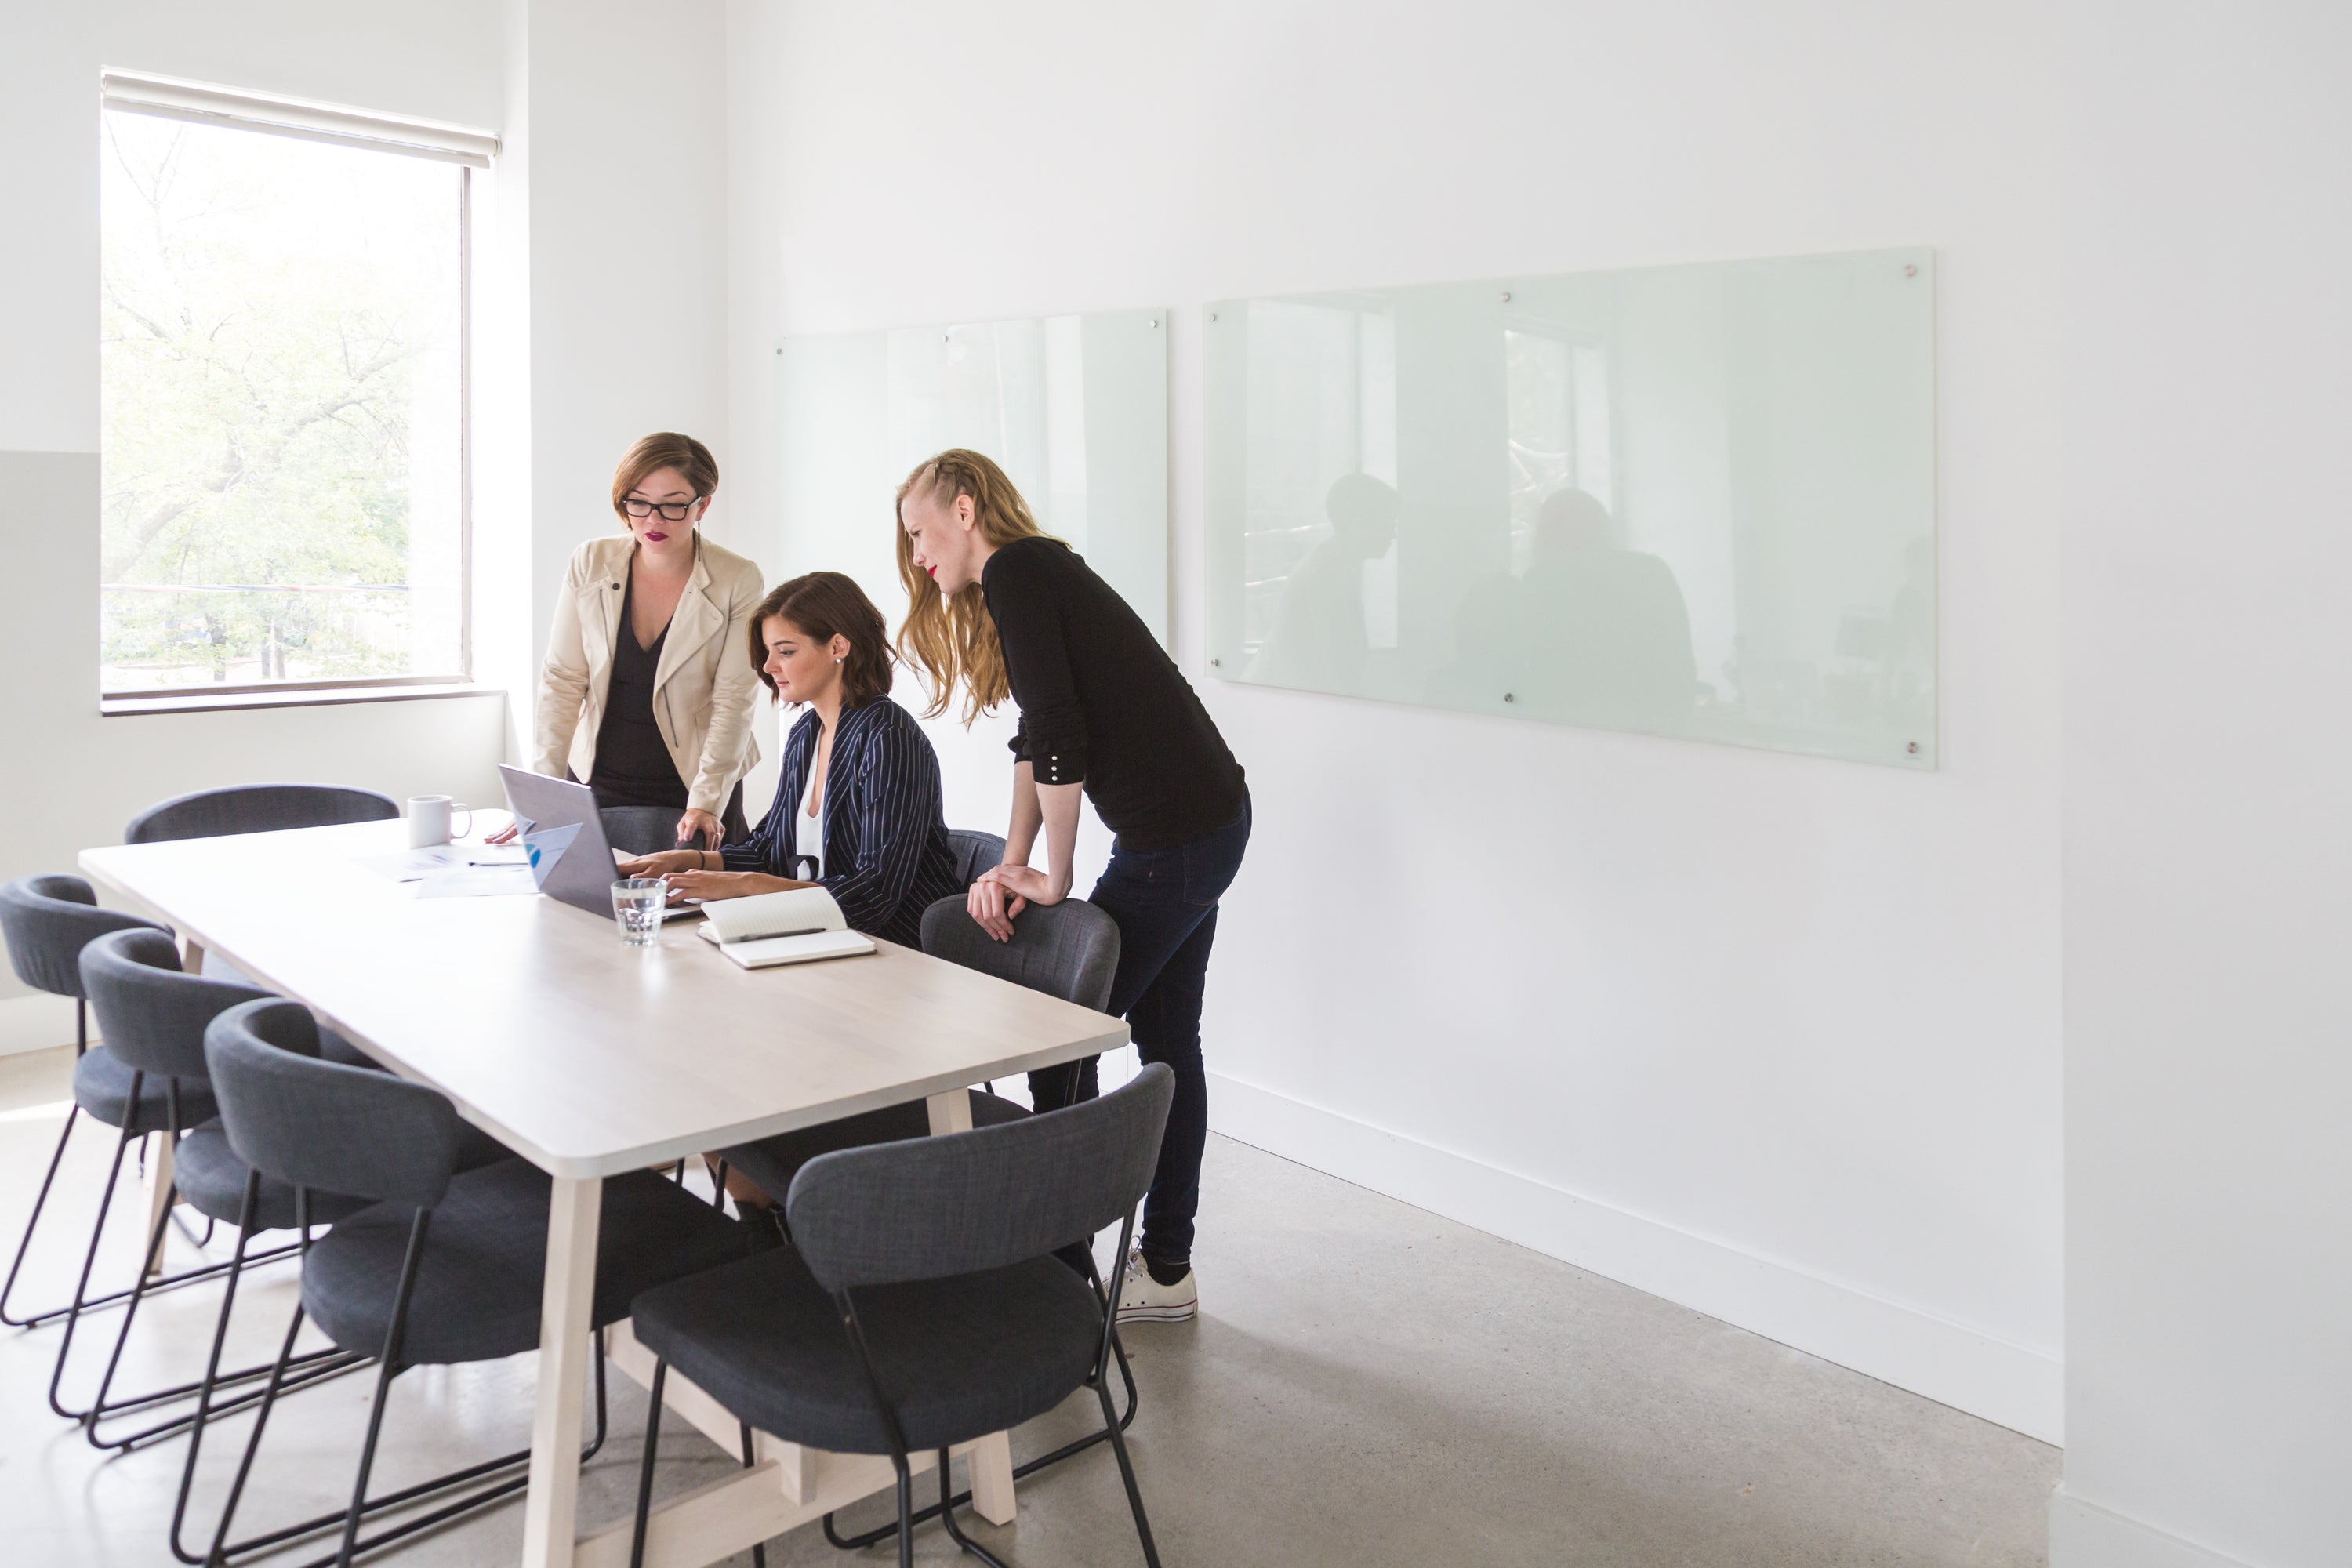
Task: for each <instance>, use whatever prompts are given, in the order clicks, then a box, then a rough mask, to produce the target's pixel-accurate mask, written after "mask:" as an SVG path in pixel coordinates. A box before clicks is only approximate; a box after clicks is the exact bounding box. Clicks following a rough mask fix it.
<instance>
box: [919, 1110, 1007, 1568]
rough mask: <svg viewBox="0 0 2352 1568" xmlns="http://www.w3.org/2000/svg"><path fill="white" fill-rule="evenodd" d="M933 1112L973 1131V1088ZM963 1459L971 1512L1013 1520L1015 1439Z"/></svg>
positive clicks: (935, 1129) (984, 1446) (994, 1436)
mask: <svg viewBox="0 0 2352 1568" xmlns="http://www.w3.org/2000/svg"><path fill="white" fill-rule="evenodd" d="M925 1103H926V1104H927V1106H928V1107H929V1110H930V1113H931V1132H932V1135H933V1136H935V1137H936V1136H937V1135H939V1134H940V1133H942V1132H969V1131H971V1090H970V1089H950V1090H948V1091H947V1092H946V1093H945V1094H935V1095H932V1096H931V1097H930V1099H929V1100H928V1101H926V1102H925ZM964 1462H965V1463H966V1464H968V1465H970V1466H971V1507H972V1511H973V1512H974V1513H977V1514H979V1515H980V1517H981V1518H982V1519H984V1520H986V1521H988V1522H989V1523H991V1524H1011V1523H1012V1522H1013V1438H1012V1436H1011V1435H1010V1434H1008V1433H1004V1432H992V1433H990V1434H989V1435H988V1436H985V1437H982V1439H981V1440H980V1441H979V1442H977V1443H974V1444H973V1445H972V1446H971V1453H970V1454H968V1455H966V1456H965V1460H964Z"/></svg>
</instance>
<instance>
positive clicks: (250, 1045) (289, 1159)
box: [205, 1000, 457, 1208]
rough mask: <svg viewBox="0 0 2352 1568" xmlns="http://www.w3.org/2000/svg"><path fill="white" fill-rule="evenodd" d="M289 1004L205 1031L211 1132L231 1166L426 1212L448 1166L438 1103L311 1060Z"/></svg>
mask: <svg viewBox="0 0 2352 1568" xmlns="http://www.w3.org/2000/svg"><path fill="white" fill-rule="evenodd" d="M318 1049H319V1029H318V1025H317V1023H316V1021H315V1020H313V1019H312V1018H311V1016H310V1009H309V1008H307V1007H305V1006H303V1005H301V1004H300V1003H299V1002H287V1001H282V1000H267V1001H260V1002H246V1003H242V1004H240V1005H237V1006H235V1007H232V1008H230V1009H229V1010H228V1011H227V1012H226V1013H223V1014H222V1015H221V1016H219V1017H217V1018H215V1019H214V1020H213V1021H212V1026H211V1027H210V1028H208V1029H206V1030H205V1065H206V1068H207V1069H208V1070H209V1072H210V1075H211V1078H212V1086H213V1099H214V1100H215V1101H216V1102H217V1103H218V1104H219V1106H220V1114H221V1126H222V1128H223V1129H224V1130H225V1131H226V1132H227V1133H228V1146H229V1147H230V1148H231V1149H234V1150H236V1156H237V1158H238V1159H240V1160H243V1161H244V1162H245V1163H247V1164H248V1165H250V1166H252V1167H253V1168H254V1169H255V1170H257V1171H258V1172H260V1173H262V1174H263V1175H265V1176H268V1177H271V1178H274V1179H275V1180H278V1181H281V1182H290V1183H292V1184H294V1185H296V1186H298V1187H310V1188H312V1189H313V1190H315V1191H319V1192H329V1193H341V1194H344V1195H346V1196H349V1197H355V1198H372V1199H374V1200H376V1201H377V1202H382V1203H404V1204H415V1205H416V1206H417V1207H419V1208H431V1207H432V1206H433V1205H435V1204H437V1203H439V1202H440V1201H441V1194H443V1193H444V1192H445V1191H446V1190H447V1188H448V1185H449V1173H450V1172H451V1171H452V1170H453V1169H454V1168H455V1167H456V1165H457V1110H456V1108H455V1107H453V1106H452V1105H451V1104H450V1103H449V1100H448V1097H447V1096H446V1095H444V1094H442V1093H441V1092H440V1091H439V1090H438V1089H427V1088H425V1086H424V1085H423V1084H421V1083H409V1082H407V1081H406V1080H404V1079H397V1078H394V1077H393V1076H392V1075H391V1074H390V1073H382V1072H370V1071H368V1070H367V1069H366V1068H353V1067H344V1066H342V1065H341V1064H340V1063H337V1062H330V1061H321V1060H320V1059H319V1058H318Z"/></svg>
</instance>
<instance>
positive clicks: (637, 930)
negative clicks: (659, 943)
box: [613, 877, 669, 947]
mask: <svg viewBox="0 0 2352 1568" xmlns="http://www.w3.org/2000/svg"><path fill="white" fill-rule="evenodd" d="M668 897H669V884H668V883H667V882H665V881H663V880H662V879H660V878H659V877H627V878H624V879H622V880H620V881H617V882H615V883H614V884H613V919H614V921H617V922H618V923H619V925H620V927H621V941H622V942H624V943H625V944H627V945H628V946H630V947H651V946H652V945H653V944H654V939H655V938H656V937H658V936H659V935H661V928H662V904H663V902H664V901H665V900H667V898H668Z"/></svg>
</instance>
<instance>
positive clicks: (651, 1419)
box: [629, 1361, 669, 1568]
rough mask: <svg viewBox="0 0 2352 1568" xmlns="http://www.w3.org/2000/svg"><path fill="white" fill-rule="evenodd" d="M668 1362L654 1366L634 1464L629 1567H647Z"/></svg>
mask: <svg viewBox="0 0 2352 1568" xmlns="http://www.w3.org/2000/svg"><path fill="white" fill-rule="evenodd" d="M668 1380H669V1363H667V1362H666V1361H657V1362H656V1363H654V1394H653V1402H652V1403H651V1404H649V1405H646V1455H645V1458H643V1459H642V1460H640V1461H639V1462H638V1465H637V1527H636V1530H635V1532H634V1533H632V1534H631V1536H630V1537H629V1568H646V1521H647V1520H648V1519H650V1518H651V1517H652V1516H653V1503H654V1447H655V1445H656V1443H657V1442H659V1441H660V1438H661V1418H662V1384H664V1383H666V1382H667V1381H668Z"/></svg>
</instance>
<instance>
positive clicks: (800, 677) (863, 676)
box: [621, 572, 963, 1223]
mask: <svg viewBox="0 0 2352 1568" xmlns="http://www.w3.org/2000/svg"><path fill="white" fill-rule="evenodd" d="M751 636H752V639H753V643H752V649H751V657H752V660H753V662H754V663H756V664H758V665H759V666H760V679H761V681H762V682H764V683H765V684H766V686H767V688H768V689H769V691H770V692H772V694H773V695H774V697H775V700H777V701H778V702H792V703H798V704H801V705H803V706H804V707H806V709H807V710H808V711H806V712H805V713H803V714H802V715H801V718H800V722H798V723H796V724H794V725H793V731H792V733H791V734H790V735H789V736H787V737H786V738H785V741H784V759H783V777H782V780H781V781H779V783H778V784H777V788H776V800H775V804H774V805H771V806H770V807H769V808H768V815H767V816H766V817H765V818H763V819H762V820H761V823H760V826H758V827H757V828H755V829H753V830H752V834H751V838H750V839H749V840H747V841H746V842H744V843H741V844H730V845H729V846H727V847H725V848H724V849H667V850H664V851H662V852H661V853H660V854H657V855H646V856H641V857H639V858H636V859H635V860H626V861H624V862H622V864H621V873H622V875H624V876H629V877H666V878H667V879H668V880H669V884H670V887H671V889H673V891H675V892H676V893H677V894H678V895H680V896H682V897H687V898H696V899H738V898H744V897H747V896H749V895H751V894H753V893H774V892H781V891H782V890H784V889H788V888H806V887H811V886H816V887H822V888H824V889H826V890H827V891H828V892H830V893H832V895H833V897H834V901H835V903H837V904H839V905H840V906H841V913H842V918H843V919H844V920H845V921H848V922H849V924H850V925H851V926H852V927H853V928H855V929H856V930H858V931H864V932H865V933H866V935H868V936H878V937H882V938H884V939H886V940H887V941H890V942H903V943H905V944H906V945H908V946H909V947H913V946H917V945H919V943H920V942H921V939H922V921H923V911H924V910H926V909H929V907H930V905H931V903H932V902H933V900H938V899H943V898H961V897H962V896H963V879H961V877H959V876H958V875H957V874H956V865H955V855H954V853H953V851H952V850H950V848H949V847H948V829H947V822H946V819H945V818H944V817H943V816H941V814H940V759H939V755H938V753H937V752H933V751H932V750H931V742H930V738H929V736H927V735H925V734H924V733H923V731H922V727H921V726H920V725H919V724H917V723H916V722H915V718H914V715H913V714H911V713H909V712H908V711H907V710H905V709H904V708H901V707H899V706H898V704H897V703H896V702H893V701H891V700H890V696H889V693H890V677H891V671H890V664H891V658H890V645H889V641H888V635H887V632H886V631H885V630H884V627H883V625H882V612H881V611H879V610H877V609H876V608H875V607H874V605H873V602H872V601H871V600H869V599H867V598H866V595H865V592H864V591H863V590H862V589H860V588H859V587H858V586H857V584H856V583H854V582H852V581H851V580H850V579H849V578H847V577H845V576H843V575H842V574H840V573H838V572H812V573H810V574H807V575H806V576H804V577H795V578H793V580H792V581H791V582H789V583H786V584H782V586H780V587H778V588H776V589H774V590H772V592H771V593H770V594H769V595H768V596H767V597H766V598H765V599H763V600H761V603H760V607H759V609H758V610H757V612H755V613H754V614H753V616H751ZM914 1109H915V1111H916V1112H917V1113H920V1112H921V1110H922V1104H921V1102H920V1101H917V1102H916V1104H915V1107H914ZM887 1114H888V1113H887V1112H874V1113H870V1115H871V1116H887ZM869 1119H870V1118H869ZM850 1121H852V1122H856V1123H858V1127H856V1128H852V1127H847V1126H842V1127H839V1128H837V1129H836V1130H835V1137H837V1139H838V1142H837V1143H828V1146H837V1147H841V1148H849V1147H852V1146H853V1145H855V1144H858V1143H866V1142H873V1141H874V1140H873V1137H872V1136H870V1135H864V1134H862V1131H861V1130H862V1129H863V1126H864V1120H863V1119H860V1118H856V1117H852V1118H850ZM828 1125H829V1127H830V1126H831V1125H832V1124H828ZM787 1136H791V1135H789V1134H788V1135H787ZM728 1154H729V1158H730V1160H732V1161H733V1162H734V1163H733V1164H732V1165H731V1166H724V1167H720V1168H724V1169H725V1170H726V1182H727V1191H728V1193H729V1194H730V1196H732V1197H733V1198H734V1199H735V1201H736V1203H737V1204H738V1205H741V1206H743V1207H745V1208H747V1209H769V1208H772V1207H773V1200H772V1199H771V1198H770V1196H769V1190H770V1189H768V1188H765V1187H763V1185H762V1184H761V1180H760V1177H761V1174H762V1173H766V1172H768V1171H769V1170H770V1169H771V1167H774V1162H772V1161H764V1160H762V1158H761V1146H760V1145H758V1144H752V1145H748V1146H747V1147H745V1148H743V1149H740V1150H730V1151H729V1152H728ZM807 1157H808V1156H807V1155H805V1154H802V1155H800V1156H799V1157H798V1158H797V1159H795V1160H793V1163H792V1165H791V1167H790V1168H791V1169H794V1170H796V1169H798V1168H799V1160H802V1159H806V1158H807ZM705 1158H706V1160H709V1161H711V1162H712V1163H714V1165H716V1164H717V1163H718V1162H717V1159H716V1157H715V1156H708V1155H706V1156H705ZM747 1166H748V1167H749V1169H748V1170H747V1169H746V1167H747ZM774 1168H775V1169H777V1170H779V1171H781V1170H782V1167H774ZM769 1180H770V1181H772V1182H774V1183H775V1184H774V1187H773V1189H772V1190H773V1191H776V1192H782V1190H783V1188H784V1186H785V1185H787V1184H789V1176H786V1177H785V1179H784V1180H782V1181H777V1180H776V1178H775V1176H774V1175H770V1176H769ZM763 1223H764V1222H763Z"/></svg>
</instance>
